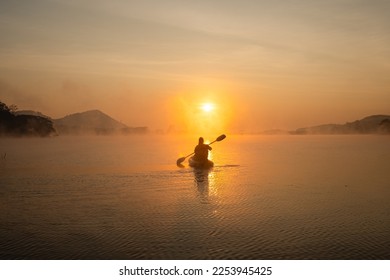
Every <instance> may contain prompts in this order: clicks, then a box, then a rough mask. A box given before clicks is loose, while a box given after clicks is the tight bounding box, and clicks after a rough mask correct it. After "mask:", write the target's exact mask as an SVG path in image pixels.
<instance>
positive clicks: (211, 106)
mask: <svg viewBox="0 0 390 280" xmlns="http://www.w3.org/2000/svg"><path fill="white" fill-rule="evenodd" d="M200 108H201V109H202V111H203V112H206V113H208V112H211V111H213V110H214V108H215V106H214V104H212V103H204V104H202V105H201V107H200Z"/></svg>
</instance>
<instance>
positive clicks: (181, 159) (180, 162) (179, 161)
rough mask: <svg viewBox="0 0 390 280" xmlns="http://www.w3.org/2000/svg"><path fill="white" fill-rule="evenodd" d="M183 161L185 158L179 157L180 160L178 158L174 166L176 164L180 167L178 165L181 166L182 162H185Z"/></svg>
mask: <svg viewBox="0 0 390 280" xmlns="http://www.w3.org/2000/svg"><path fill="white" fill-rule="evenodd" d="M185 160H186V157H181V158H179V159H178V160H177V161H176V164H177V165H178V166H180V165H182V162H183V161H185Z"/></svg>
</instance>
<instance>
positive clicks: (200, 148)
mask: <svg viewBox="0 0 390 280" xmlns="http://www.w3.org/2000/svg"><path fill="white" fill-rule="evenodd" d="M211 150H212V148H211V147H210V146H209V145H206V144H204V139H203V137H199V143H198V145H197V146H196V147H195V150H194V152H195V155H194V160H196V161H198V162H201V163H205V162H207V160H208V157H209V151H211Z"/></svg>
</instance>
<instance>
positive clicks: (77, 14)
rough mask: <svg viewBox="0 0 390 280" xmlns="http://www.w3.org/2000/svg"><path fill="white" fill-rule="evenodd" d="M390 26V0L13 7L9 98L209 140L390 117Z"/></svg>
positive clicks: (7, 20)
mask: <svg viewBox="0 0 390 280" xmlns="http://www.w3.org/2000/svg"><path fill="white" fill-rule="evenodd" d="M389 14H390V2H389V1H379V0H368V1H364V0H360V1H352V0H338V1H335V0H331V1H311V0H301V1H283V2H279V1H249V0H240V1H232V0H226V1H222V0H221V1H206V0H198V1H179V0H174V1H150V0H148V1H103V0H100V1H99V0H98V1H92V0H86V1H79V0H77V1H76V0H74V1H70V0H68V1H65V0H64V1H62V0H37V1H27V0H26V1H2V2H1V3H0V37H1V44H0V61H1V63H0V100H1V101H3V102H5V103H7V104H13V103H14V104H17V105H18V107H19V108H20V109H32V110H36V111H41V112H42V113H44V114H47V115H50V116H52V117H54V118H57V117H62V116H64V115H66V114H69V113H74V112H80V111H85V110H89V109H100V110H102V111H104V112H106V113H107V114H109V115H111V116H112V117H114V118H115V119H117V120H120V121H122V122H124V123H126V124H127V125H129V126H143V125H146V126H149V127H150V128H151V129H152V130H154V129H162V130H167V129H168V128H169V127H174V128H175V129H177V130H187V131H188V130H190V131H192V130H203V131H205V132H207V131H208V130H210V131H211V130H213V131H214V130H219V131H221V132H258V131H262V130H267V129H276V128H280V129H295V128H298V127H304V126H310V125H316V124H322V123H330V122H331V123H344V122H346V121H353V120H355V119H359V118H362V117H365V116H367V115H370V114H390V107H389V104H390V91H389V90H390V79H389V76H390V75H389V74H390V71H389V70H390V63H389V61H390V32H389V30H390V18H389V16H388V15H389ZM204 102H213V103H214V104H215V110H214V111H212V112H210V113H209V114H201V113H200V111H199V106H200V104H202V103H204ZM216 133H217V134H218V133H219V132H216Z"/></svg>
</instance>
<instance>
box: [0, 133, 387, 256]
mask: <svg viewBox="0 0 390 280" xmlns="http://www.w3.org/2000/svg"><path fill="white" fill-rule="evenodd" d="M206 140H207V139H206ZM208 140H209V141H206V142H211V141H212V140H214V139H212V138H211V139H208ZM196 143H197V138H196V137H188V136H179V137H174V136H150V135H143V136H130V137H89V136H88V137H87V136H85V137H70V136H69V137H62V136H61V137H55V138H45V139H0V155H3V154H4V153H6V156H5V157H4V158H3V157H0V200H1V204H0V205H1V206H0V207H1V208H0V210H1V211H0V240H1V242H0V258H2V259H388V258H389V257H390V253H389V252H390V244H389V242H388V240H390V206H389V199H390V189H389V182H390V174H389V172H388V167H389V166H390V149H389V148H390V141H389V137H388V136H229V135H228V137H227V138H226V139H225V140H223V141H222V142H218V143H214V144H213V151H212V155H211V157H212V160H213V161H214V163H215V166H214V168H213V169H211V170H209V171H206V170H194V169H191V168H188V167H186V168H178V167H177V166H176V165H175V163H176V160H177V158H179V157H181V156H184V155H187V154H189V153H191V152H192V151H193V148H194V146H195V145H196ZM185 165H187V166H188V164H187V162H185Z"/></svg>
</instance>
